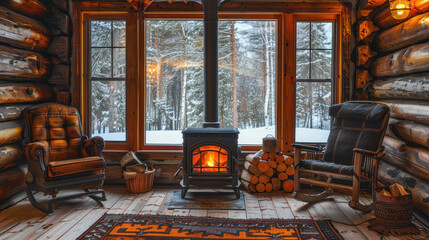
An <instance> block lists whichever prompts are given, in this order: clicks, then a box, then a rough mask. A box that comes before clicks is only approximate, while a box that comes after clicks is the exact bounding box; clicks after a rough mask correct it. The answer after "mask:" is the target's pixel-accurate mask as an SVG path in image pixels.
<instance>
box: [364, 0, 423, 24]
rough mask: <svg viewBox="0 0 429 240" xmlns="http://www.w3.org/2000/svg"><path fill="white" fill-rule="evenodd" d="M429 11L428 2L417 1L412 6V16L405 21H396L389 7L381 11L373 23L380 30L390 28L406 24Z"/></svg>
mask: <svg viewBox="0 0 429 240" xmlns="http://www.w3.org/2000/svg"><path fill="white" fill-rule="evenodd" d="M428 10H429V1H427V0H415V1H414V4H412V7H411V11H410V14H409V15H408V17H407V18H405V19H394V18H393V17H392V13H391V12H390V8H389V6H387V7H386V8H383V10H381V11H379V12H378V13H377V14H375V15H374V17H373V18H372V21H373V22H374V23H375V24H376V25H377V26H379V27H380V28H389V27H392V26H394V25H396V24H398V23H401V22H404V21H406V20H407V19H410V18H412V17H414V16H416V15H418V14H421V13H424V12H427V11H428Z"/></svg>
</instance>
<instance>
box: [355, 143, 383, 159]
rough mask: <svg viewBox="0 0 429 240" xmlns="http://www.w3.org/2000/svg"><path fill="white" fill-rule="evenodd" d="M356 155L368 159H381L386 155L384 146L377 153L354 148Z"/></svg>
mask: <svg viewBox="0 0 429 240" xmlns="http://www.w3.org/2000/svg"><path fill="white" fill-rule="evenodd" d="M353 152H354V153H360V154H362V155H365V156H368V157H375V158H380V157H382V156H383V155H384V153H385V152H384V146H381V147H380V148H379V149H378V150H377V151H376V152H373V151H370V150H365V149H360V148H354V149H353Z"/></svg>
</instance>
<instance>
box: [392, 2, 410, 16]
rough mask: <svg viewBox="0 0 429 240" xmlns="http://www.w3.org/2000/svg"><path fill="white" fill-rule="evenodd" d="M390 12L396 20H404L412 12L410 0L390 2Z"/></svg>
mask: <svg viewBox="0 0 429 240" xmlns="http://www.w3.org/2000/svg"><path fill="white" fill-rule="evenodd" d="M389 3H390V12H391V13H392V17H393V18H394V19H398V20H399V19H404V18H406V17H408V14H409V13H410V10H411V2H410V0H389Z"/></svg>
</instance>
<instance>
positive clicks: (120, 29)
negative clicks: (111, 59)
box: [113, 21, 126, 47]
mask: <svg viewBox="0 0 429 240" xmlns="http://www.w3.org/2000/svg"><path fill="white" fill-rule="evenodd" d="M125 45H126V31H125V21H113V46H114V47H125Z"/></svg>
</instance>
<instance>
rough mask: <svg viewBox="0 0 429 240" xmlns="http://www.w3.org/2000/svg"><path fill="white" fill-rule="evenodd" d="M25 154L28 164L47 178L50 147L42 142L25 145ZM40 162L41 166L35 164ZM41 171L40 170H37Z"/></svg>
mask: <svg viewBox="0 0 429 240" xmlns="http://www.w3.org/2000/svg"><path fill="white" fill-rule="evenodd" d="M24 154H25V156H26V158H27V160H28V164H29V165H31V166H32V167H33V168H36V171H40V172H42V174H43V176H44V177H46V176H47V172H46V166H47V163H48V146H46V144H44V143H42V142H32V143H29V144H27V145H25V148H24ZM36 161H39V164H34V162H36ZM37 169H39V170H37Z"/></svg>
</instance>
